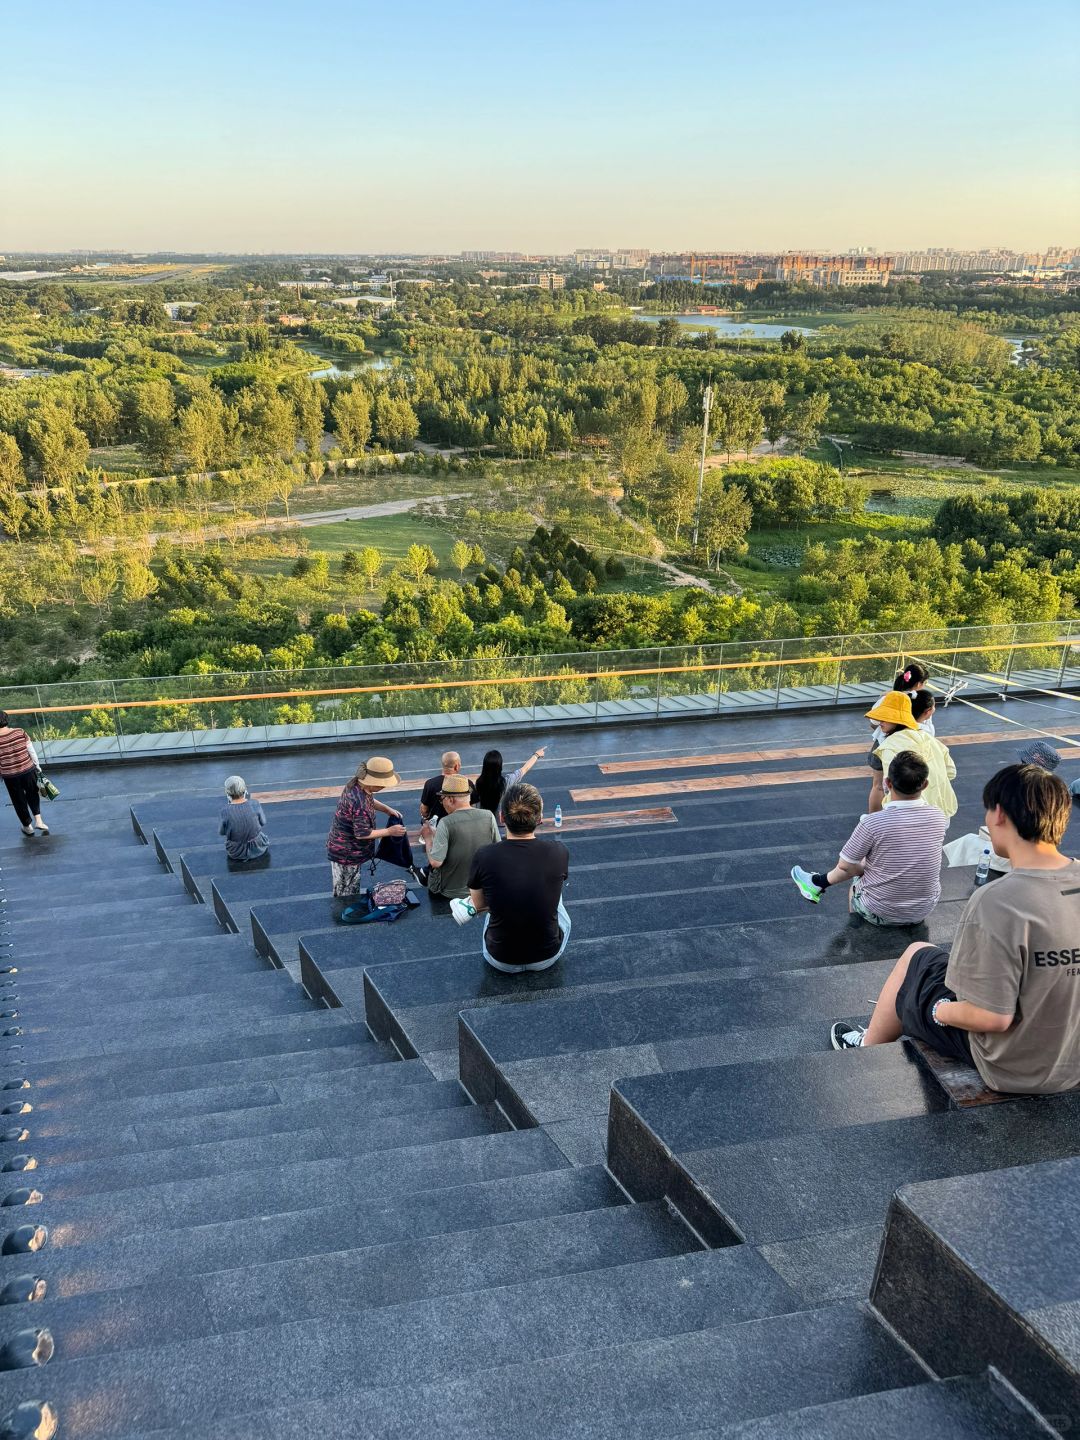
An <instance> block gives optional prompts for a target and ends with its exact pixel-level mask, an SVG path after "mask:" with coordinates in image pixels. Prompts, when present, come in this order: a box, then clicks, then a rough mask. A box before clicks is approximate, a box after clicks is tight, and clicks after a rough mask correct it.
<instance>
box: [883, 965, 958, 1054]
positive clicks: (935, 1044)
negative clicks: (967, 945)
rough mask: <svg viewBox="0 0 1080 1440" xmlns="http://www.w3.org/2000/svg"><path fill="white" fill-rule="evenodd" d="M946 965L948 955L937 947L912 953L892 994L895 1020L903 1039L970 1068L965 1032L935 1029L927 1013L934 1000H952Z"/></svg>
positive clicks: (929, 1013)
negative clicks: (908, 1039) (921, 1042)
mask: <svg viewBox="0 0 1080 1440" xmlns="http://www.w3.org/2000/svg"><path fill="white" fill-rule="evenodd" d="M948 964H949V952H948V950H944V949H942V947H941V946H940V945H924V946H923V947H922V949H921V950H916V952H915V954H914V955H913V956H912V957H911V961H910V963H909V965H908V972H907V974H906V975H905V976H904V983H903V984H902V985H901V986H900V989H899V990H898V991H897V992H896V1018H897V1019H898V1020H899V1021H900V1024H901V1025H902V1026H903V1027H904V1034H905V1035H910V1036H911V1038H912V1039H913V1040H922V1041H924V1042H925V1043H926V1044H927V1045H929V1046H930V1049H931V1050H936V1051H937V1052H938V1054H939V1055H948V1056H949V1057H950V1058H951V1059H953V1060H963V1061H965V1062H966V1063H967V1064H968V1065H971V1064H972V1063H973V1061H972V1059H971V1042H970V1041H969V1040H968V1032H967V1031H966V1030H957V1029H956V1028H955V1026H952V1025H938V1024H937V1023H936V1022H935V1020H934V1018H933V1015H932V1013H931V1012H932V1011H933V1008H934V1005H935V1003H936V1002H937V1001H938V1000H955V999H956V996H955V995H954V994H953V992H952V991H951V990H950V989H949V987H948V986H947V985H946V984H945V971H946V969H947V968H948Z"/></svg>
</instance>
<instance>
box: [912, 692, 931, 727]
mask: <svg viewBox="0 0 1080 1440" xmlns="http://www.w3.org/2000/svg"><path fill="white" fill-rule="evenodd" d="M936 704H937V701H936V700H935V699H934V692H933V691H932V690H916V691H915V694H914V695H912V697H911V713H912V715H914V716H915V719H916V720H921V719H922V717H923V716H924V715H929V714H930V711H931V710H933V708H934V706H935V705H936Z"/></svg>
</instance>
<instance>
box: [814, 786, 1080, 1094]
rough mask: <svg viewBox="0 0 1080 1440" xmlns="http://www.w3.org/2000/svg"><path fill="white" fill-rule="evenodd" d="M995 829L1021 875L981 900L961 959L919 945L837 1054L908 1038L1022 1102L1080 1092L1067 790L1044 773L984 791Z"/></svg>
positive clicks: (1078, 958) (838, 1044) (967, 923)
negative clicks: (1064, 848)
mask: <svg viewBox="0 0 1080 1440" xmlns="http://www.w3.org/2000/svg"><path fill="white" fill-rule="evenodd" d="M983 805H984V807H985V809H986V826H987V829H988V830H989V832H990V842H991V844H992V846H993V848H994V851H995V853H996V854H998V855H1003V856H1005V857H1006V858H1007V859H1008V860H1009V861H1010V862H1011V864H1012V869H1011V870H1010V871H1009V872H1008V873H1007V874H1006V875H1004V876H1003V877H1002V879H1000V880H996V881H994V882H993V883H992V884H989V885H986V886H984V887H983V888H981V889H979V890H976V892H975V894H974V895H972V897H971V899H970V900H969V901H968V903H967V905H966V907H965V909H964V914H963V917H962V918H961V921H960V925H959V928H958V929H957V932H956V938H955V940H954V941H953V944H952V947H951V952H950V951H949V950H945V949H943V948H941V947H940V946H936V945H909V946H908V948H907V949H906V950H905V951H904V953H903V955H901V957H900V959H899V960H898V961H897V962H896V965H895V966H894V968H893V972H892V974H891V975H890V977H889V979H888V980H887V981H886V982H885V988H884V989H883V990H882V992H881V994H880V995H879V997H878V1002H877V1007H876V1008H875V1010H874V1014H873V1017H872V1018H871V1020H870V1024H869V1025H868V1026H867V1028H866V1029H865V1030H863V1029H861V1028H860V1027H856V1028H855V1029H852V1028H851V1027H850V1026H848V1025H847V1024H846V1023H845V1022H843V1021H838V1022H837V1023H836V1024H835V1025H834V1026H833V1028H832V1043H833V1047H834V1048H835V1049H837V1050H845V1049H851V1048H855V1047H860V1046H867V1045H884V1044H888V1043H889V1042H890V1041H893V1040H898V1039H899V1038H900V1036H901V1035H910V1036H911V1037H912V1038H914V1039H917V1040H922V1041H923V1042H924V1043H925V1044H927V1045H929V1046H930V1048H931V1049H933V1050H936V1051H938V1052H939V1053H940V1054H942V1055H946V1056H948V1057H950V1058H951V1059H956V1060H964V1061H967V1062H968V1063H970V1064H974V1065H975V1067H976V1069H977V1070H978V1072H979V1074H980V1075H981V1076H982V1079H983V1081H984V1083H985V1084H986V1085H988V1086H989V1087H990V1088H991V1089H993V1090H1002V1091H1005V1092H1007V1093H1010V1094H1018V1095H1051V1094H1057V1093H1059V1092H1060V1091H1063V1090H1073V1089H1076V1088H1077V1087H1078V1086H1080V861H1077V860H1073V859H1071V858H1070V857H1069V856H1068V855H1062V854H1061V852H1060V850H1059V849H1058V845H1059V843H1060V842H1061V839H1062V837H1063V836H1064V834H1065V829H1066V826H1067V825H1068V823H1069V814H1070V810H1071V798H1070V795H1069V791H1068V789H1067V788H1066V786H1065V784H1064V783H1063V782H1062V781H1061V780H1059V779H1057V777H1056V776H1054V775H1051V774H1049V773H1048V772H1047V771H1045V770H1043V769H1041V768H1040V767H1039V766H1037V765H1006V766H1005V768H1004V769H1003V770H999V771H998V773H997V774H996V775H995V776H993V778H992V779H991V780H990V781H989V782H988V783H987V785H986V787H985V789H984V790H983Z"/></svg>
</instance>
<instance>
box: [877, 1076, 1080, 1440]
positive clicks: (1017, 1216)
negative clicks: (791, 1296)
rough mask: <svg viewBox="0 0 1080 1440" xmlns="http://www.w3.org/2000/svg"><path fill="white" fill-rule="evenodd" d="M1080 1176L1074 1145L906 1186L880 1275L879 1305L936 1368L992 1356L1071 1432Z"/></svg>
mask: <svg viewBox="0 0 1080 1440" xmlns="http://www.w3.org/2000/svg"><path fill="white" fill-rule="evenodd" d="M1069 1098H1070V1099H1071V1098H1074V1097H1069ZM1003 1108H1009V1107H1003ZM1078 1181H1080V1159H1078V1158H1076V1157H1075V1155H1074V1157H1073V1158H1071V1159H1062V1160H1059V1161H1057V1162H1056V1163H1054V1164H1041V1165H1031V1166H1021V1167H1019V1168H1016V1169H1011V1170H1004V1171H998V1172H996V1173H994V1174H989V1175H959V1176H956V1177H954V1178H951V1179H942V1180H936V1181H933V1182H930V1183H926V1184H918V1185H908V1186H905V1187H904V1188H903V1189H902V1190H900V1191H898V1193H897V1194H896V1196H895V1197H894V1198H893V1201H892V1204H891V1205H890V1207H889V1219H888V1226H887V1229H886V1234H885V1243H884V1245H883V1246H882V1252H881V1266H880V1269H879V1272H878V1274H877V1277H876V1279H875V1282H874V1300H875V1303H876V1304H877V1306H878V1307H879V1309H880V1310H881V1312H882V1314H883V1315H884V1316H885V1317H886V1318H887V1319H890V1320H891V1321H892V1322H893V1323H894V1324H895V1325H896V1327H897V1330H898V1332H899V1333H900V1334H901V1335H902V1336H903V1337H904V1339H905V1340H907V1341H908V1342H909V1343H910V1344H914V1345H916V1346H917V1347H918V1348H919V1351H920V1353H921V1354H923V1355H924V1356H925V1357H926V1359H927V1362H928V1363H929V1364H930V1365H932V1366H933V1367H934V1369H935V1370H937V1371H938V1372H939V1373H949V1372H951V1371H954V1370H959V1371H966V1370H969V1369H971V1368H973V1367H974V1366H976V1365H983V1364H992V1365H994V1366H995V1367H996V1368H997V1369H998V1370H999V1371H1001V1373H1002V1374H1003V1375H1004V1376H1005V1378H1006V1379H1007V1380H1010V1381H1011V1382H1012V1383H1013V1384H1014V1385H1016V1384H1022V1385H1023V1389H1024V1393H1025V1394H1026V1395H1028V1396H1029V1397H1030V1398H1031V1400H1032V1401H1033V1402H1034V1403H1035V1404H1036V1405H1037V1406H1038V1407H1039V1409H1040V1411H1042V1413H1043V1414H1044V1415H1045V1416H1046V1418H1047V1420H1048V1421H1049V1423H1050V1424H1052V1425H1055V1426H1056V1427H1057V1428H1059V1429H1060V1430H1061V1431H1062V1432H1063V1433H1068V1431H1069V1430H1070V1429H1074V1428H1075V1426H1076V1421H1077V1417H1078V1416H1080V1323H1078V1322H1080V1295H1078V1293H1077V1290H1078V1286H1077V1274H1078V1273H1080V1243H1078V1241H1077V1234H1076V1226H1075V1223H1074V1222H1073V1220H1072V1218H1071V1215H1070V1211H1071V1208H1072V1201H1073V1197H1074V1196H1075V1194H1076V1186H1077V1182H1078ZM1004 1217H1012V1218H1013V1219H1014V1221H1015V1223H1014V1224H1012V1225H1010V1226H1009V1228H1008V1232H1007V1233H1006V1234H1003V1233H1002V1231H1001V1229H1000V1221H1001V1220H1002V1219H1003V1218H1004ZM995 1222H997V1223H995ZM995 1232H996V1233H995ZM929 1267H932V1269H933V1274H934V1285H933V1290H932V1291H931V1287H930V1286H929V1285H928V1283H927V1278H928V1274H929Z"/></svg>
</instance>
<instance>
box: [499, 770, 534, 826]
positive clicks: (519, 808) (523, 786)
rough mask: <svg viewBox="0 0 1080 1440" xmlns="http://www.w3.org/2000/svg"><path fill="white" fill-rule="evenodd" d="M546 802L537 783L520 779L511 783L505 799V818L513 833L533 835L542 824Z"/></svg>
mask: <svg viewBox="0 0 1080 1440" xmlns="http://www.w3.org/2000/svg"><path fill="white" fill-rule="evenodd" d="M543 813H544V802H543V800H541V798H540V791H539V790H537V788H536V786H535V785H529V784H528V783H527V782H526V781H524V780H519V781H518V783H517V784H516V785H511V786H510V789H509V790H507V792H506V796H505V798H504V800H503V819H504V820H505V821H506V828H507V830H509V831H510V833H511V835H531V834H532V833H533V831H534V830H535V829H536V827H537V826H538V825H539V824H540V817H541V816H542V815H543Z"/></svg>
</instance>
